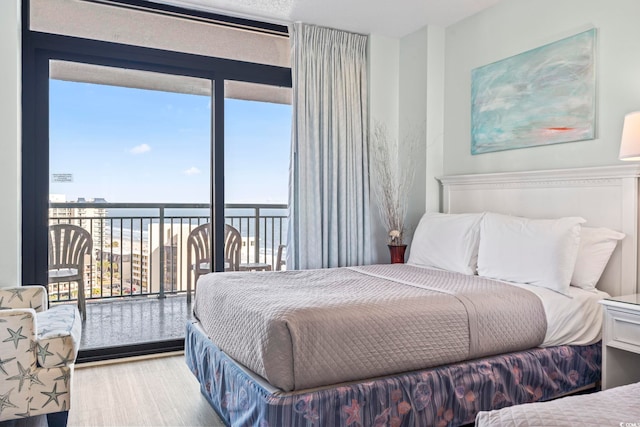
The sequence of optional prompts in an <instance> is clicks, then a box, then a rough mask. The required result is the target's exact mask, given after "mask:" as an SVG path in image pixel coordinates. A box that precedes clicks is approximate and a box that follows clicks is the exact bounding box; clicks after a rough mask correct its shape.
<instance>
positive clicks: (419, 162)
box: [398, 27, 429, 259]
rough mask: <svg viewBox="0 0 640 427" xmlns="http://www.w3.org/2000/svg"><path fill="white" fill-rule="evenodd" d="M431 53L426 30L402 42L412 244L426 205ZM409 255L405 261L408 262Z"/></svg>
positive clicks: (402, 123)
mask: <svg viewBox="0 0 640 427" xmlns="http://www.w3.org/2000/svg"><path fill="white" fill-rule="evenodd" d="M428 53H429V51H428V28H427V27H424V28H422V29H420V30H418V31H416V32H414V33H411V34H409V35H407V36H405V37H403V38H402V39H400V75H399V78H400V87H399V90H400V93H399V103H400V105H399V110H398V111H399V129H398V140H399V148H398V149H399V156H398V158H399V163H400V166H399V167H401V168H404V167H409V168H411V167H412V166H413V167H414V169H415V177H414V181H413V185H412V187H411V188H410V189H409V194H408V203H407V217H406V219H405V232H404V243H407V244H409V245H410V244H411V237H412V236H413V232H414V231H415V229H416V226H417V225H418V222H419V221H420V218H421V217H422V214H424V210H425V204H426V191H425V183H426V167H425V164H426V150H427V147H426V146H427V135H426V124H427V123H426V121H427V55H428ZM411 140H415V144H414V145H415V146H412V144H411V143H410V141H411ZM408 255H409V253H407V254H406V256H405V259H408Z"/></svg>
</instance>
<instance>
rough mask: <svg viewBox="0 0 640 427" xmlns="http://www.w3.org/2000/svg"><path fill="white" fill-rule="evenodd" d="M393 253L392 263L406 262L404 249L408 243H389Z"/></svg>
mask: <svg viewBox="0 0 640 427" xmlns="http://www.w3.org/2000/svg"><path fill="white" fill-rule="evenodd" d="M387 246H388V247H389V254H390V255H391V264H404V251H405V250H406V249H407V245H387Z"/></svg>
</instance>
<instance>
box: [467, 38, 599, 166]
mask: <svg viewBox="0 0 640 427" xmlns="http://www.w3.org/2000/svg"><path fill="white" fill-rule="evenodd" d="M595 40H596V30H595V29H591V30H589V31H585V32H583V33H579V34H576V35H575V36H571V37H568V38H565V39H562V40H559V41H557V42H554V43H551V44H548V45H545V46H541V47H538V48H536V49H533V50H529V51H527V52H524V53H521V54H519V55H515V56H512V57H510V58H506V59H503V60H501V61H498V62H494V63H492V64H488V65H485V66H483V67H479V68H476V69H474V70H472V71H471V154H481V153H488V152H492V151H502V150H512V149H515V148H524V147H532V146H536V145H549V144H558V143H561V142H570V141H582V140H586V139H593V138H595V109H596V107H595V95H596V82H595Z"/></svg>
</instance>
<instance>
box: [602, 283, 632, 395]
mask: <svg viewBox="0 0 640 427" xmlns="http://www.w3.org/2000/svg"><path fill="white" fill-rule="evenodd" d="M600 303H601V304H602V305H603V306H604V324H603V331H602V389H603V390H606V389H608V388H612V387H617V386H620V385H626V384H631V383H634V382H638V381H640V294H634V295H624V296H621V297H611V298H606V299H604V300H602V301H600Z"/></svg>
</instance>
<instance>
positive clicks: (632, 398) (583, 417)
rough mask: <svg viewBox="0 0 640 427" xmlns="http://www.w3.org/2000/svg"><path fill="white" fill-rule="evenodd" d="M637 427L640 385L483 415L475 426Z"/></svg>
mask: <svg viewBox="0 0 640 427" xmlns="http://www.w3.org/2000/svg"><path fill="white" fill-rule="evenodd" d="M498 426H502V427H558V426H566V427H569V426H571V427H576V426H582V427H585V426H593V427H605V426H612V427H614V426H615V427H618V426H621V427H638V426H640V383H635V384H631V385H627V386H622V387H616V388H612V389H609V390H605V391H601V392H599V393H592V394H585V395H580V396H569V397H565V398H562V399H557V400H552V401H550V402H539V403H528V404H525V405H516V406H512V407H510V408H504V409H500V410H497V411H490V412H480V413H479V414H478V416H477V417H476V427H498Z"/></svg>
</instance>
